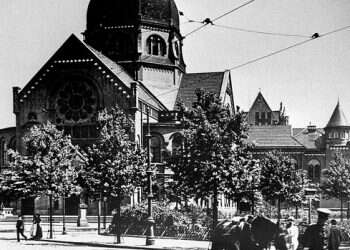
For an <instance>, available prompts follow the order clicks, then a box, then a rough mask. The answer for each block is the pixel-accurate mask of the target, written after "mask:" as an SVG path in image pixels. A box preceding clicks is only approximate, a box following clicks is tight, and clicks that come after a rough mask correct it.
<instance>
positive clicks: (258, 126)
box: [246, 92, 350, 208]
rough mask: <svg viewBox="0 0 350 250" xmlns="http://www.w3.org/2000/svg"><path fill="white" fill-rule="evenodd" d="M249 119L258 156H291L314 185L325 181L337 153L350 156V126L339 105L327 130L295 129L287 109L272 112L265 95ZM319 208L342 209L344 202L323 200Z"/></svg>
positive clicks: (257, 99)
mask: <svg viewBox="0 0 350 250" xmlns="http://www.w3.org/2000/svg"><path fill="white" fill-rule="evenodd" d="M246 117H247V122H248V123H249V125H250V129H249V141H250V142H251V143H252V144H253V145H254V154H255V155H257V156H259V155H262V154H265V153H266V152H268V151H271V150H278V151H281V152H283V153H285V154H288V155H289V156H290V157H291V158H292V160H293V161H294V162H295V164H296V165H297V168H299V169H303V170H306V171H307V173H308V177H309V179H310V180H311V181H312V182H313V183H314V184H319V183H320V182H321V181H322V170H323V169H325V168H327V166H328V164H329V162H330V161H331V160H332V159H333V158H334V155H335V153H336V152H342V153H343V154H344V155H345V156H346V157H349V156H350V154H349V150H350V127H349V126H350V124H349V122H348V120H347V118H346V117H345V115H344V112H343V110H342V108H341V106H340V103H339V101H338V103H337V105H336V107H335V109H334V111H333V113H332V114H331V116H330V119H329V122H328V123H327V126H326V127H325V128H317V127H316V126H315V125H311V124H310V125H309V126H307V127H306V128H293V127H292V126H291V125H290V124H289V123H288V117H287V116H286V114H285V108H284V107H283V105H282V104H281V105H280V108H279V110H278V111H273V110H271V108H270V107H269V105H268V103H267V102H266V100H265V98H264V97H263V95H262V93H261V92H259V93H258V95H257V97H256V99H255V101H254V102H253V104H252V106H251V108H250V110H249V111H248V112H247V114H246ZM319 206H321V207H328V208H339V207H340V202H339V201H338V200H335V199H332V200H326V199H323V198H321V199H320V203H319Z"/></svg>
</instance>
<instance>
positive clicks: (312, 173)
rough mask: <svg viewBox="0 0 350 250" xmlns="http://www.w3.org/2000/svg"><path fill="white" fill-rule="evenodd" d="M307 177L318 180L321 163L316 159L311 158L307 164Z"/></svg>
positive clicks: (314, 180)
mask: <svg viewBox="0 0 350 250" xmlns="http://www.w3.org/2000/svg"><path fill="white" fill-rule="evenodd" d="M307 166H308V175H309V179H310V180H311V181H313V182H319V181H320V177H321V164H320V162H319V161H318V160H311V161H309V163H308V164H307Z"/></svg>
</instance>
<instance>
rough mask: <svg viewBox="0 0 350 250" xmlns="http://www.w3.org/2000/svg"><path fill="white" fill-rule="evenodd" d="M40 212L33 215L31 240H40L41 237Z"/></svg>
mask: <svg viewBox="0 0 350 250" xmlns="http://www.w3.org/2000/svg"><path fill="white" fill-rule="evenodd" d="M40 222H41V219H40V214H35V215H33V225H32V228H31V233H30V235H31V238H30V239H32V240H40V239H41V238H42V237H43V231H42V229H41V226H40Z"/></svg>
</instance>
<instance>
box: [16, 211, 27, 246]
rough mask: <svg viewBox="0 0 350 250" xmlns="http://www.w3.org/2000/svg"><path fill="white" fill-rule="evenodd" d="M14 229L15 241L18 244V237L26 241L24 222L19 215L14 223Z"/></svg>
mask: <svg viewBox="0 0 350 250" xmlns="http://www.w3.org/2000/svg"><path fill="white" fill-rule="evenodd" d="M16 229H17V241H18V242H20V241H21V240H20V235H22V237H23V238H24V239H25V240H27V236H25V235H24V222H23V218H22V216H21V215H18V219H17V223H16Z"/></svg>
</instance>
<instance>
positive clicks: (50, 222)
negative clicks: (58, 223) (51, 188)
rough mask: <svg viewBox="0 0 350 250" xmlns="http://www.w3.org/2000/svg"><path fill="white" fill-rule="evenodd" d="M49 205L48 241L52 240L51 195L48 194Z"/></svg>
mask: <svg viewBox="0 0 350 250" xmlns="http://www.w3.org/2000/svg"><path fill="white" fill-rule="evenodd" d="M49 203H50V204H49V224H50V239H52V238H53V237H52V194H49Z"/></svg>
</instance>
